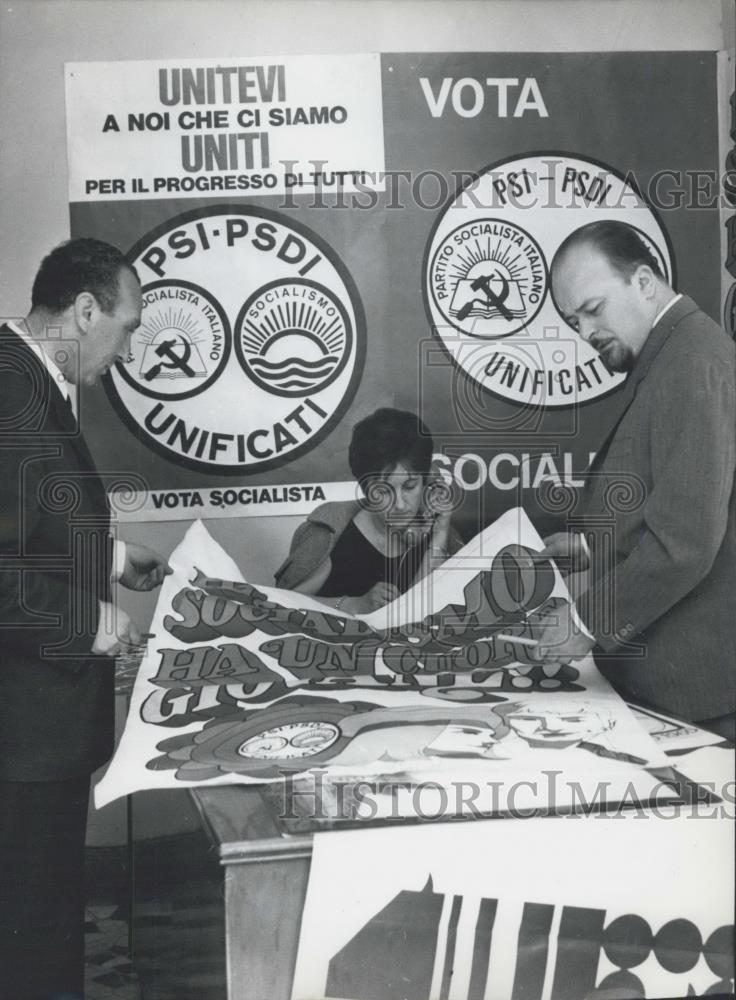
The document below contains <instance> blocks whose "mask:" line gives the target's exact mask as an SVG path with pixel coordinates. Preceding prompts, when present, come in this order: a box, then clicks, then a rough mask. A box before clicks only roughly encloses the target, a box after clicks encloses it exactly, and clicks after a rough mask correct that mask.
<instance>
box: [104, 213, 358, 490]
mask: <svg viewBox="0 0 736 1000" xmlns="http://www.w3.org/2000/svg"><path fill="white" fill-rule="evenodd" d="M129 259H130V261H131V263H132V264H133V265H134V266H135V268H136V270H137V272H138V275H139V277H140V279H141V284H142V288H143V313H142V317H141V325H140V327H139V328H138V329H137V330H136V332H135V333H134V335H133V338H132V344H131V350H130V355H129V357H128V359H127V361H126V362H125V363H124V364H123V363H120V364H118V365H116V366H115V368H114V369H113V370H112V371H111V372H110V373H109V375H107V376H106V378H105V386H106V389H107V391H108V394H109V396H110V398H111V399H112V402H113V404H114V405H115V407H116V408H117V410H118V412H119V413H120V414H121V416H122V417H123V419H124V420H125V421H126V423H127V424H128V425H129V426H130V427H131V429H132V430H133V431H134V433H136V435H137V436H139V437H142V438H143V439H144V440H145V441H146V442H147V443H148V444H149V445H150V447H151V448H152V449H154V450H155V451H157V452H158V453H159V454H162V455H165V456H166V457H167V458H169V459H171V460H172V461H175V462H177V463H178V464H181V465H185V466H189V467H191V468H195V469H200V470H219V471H224V472H247V471H255V470H257V469H259V470H260V469H267V468H273V467H276V466H278V465H281V464H283V463H286V462H289V461H291V460H292V459H294V458H296V457H297V456H298V455H301V454H303V453H304V452H306V451H308V450H309V449H310V448H313V447H314V446H315V445H316V444H317V443H318V442H319V441H320V440H321V439H322V438H323V437H324V436H325V435H326V434H327V433H328V432H329V430H330V429H331V427H333V426H334V424H335V423H336V422H337V421H338V420H339V419H340V417H341V416H342V414H343V413H344V411H345V409H346V408H347V406H348V405H349V403H350V401H351V399H352V397H353V394H354V392H355V389H356V387H357V383H358V380H359V378H360V374H361V368H362V363H363V356H364V352H365V322H364V318H363V310H362V305H361V303H360V299H359V296H358V294H357V291H356V289H355V286H354V284H353V281H352V279H351V277H350V275H349V274H348V272H347V269H346V268H345V267H344V265H343V264H342V262H341V261H340V260H339V259H338V258H337V256H336V254H335V253H334V252H333V251H332V249H331V247H329V246H328V245H327V244H326V243H325V242H324V241H323V240H322V239H320V238H319V237H317V236H316V235H315V234H314V233H312V232H311V231H310V230H308V229H307V228H306V227H305V226H303V225H301V224H299V225H297V224H296V223H294V222H293V221H292V220H291V219H288V218H286V217H285V216H282V215H280V214H279V213H276V212H272V211H267V210H265V209H255V208H241V207H237V208H236V207H223V208H209V209H200V210H196V211H193V212H187V213H185V214H184V215H180V216H178V217H177V218H175V219H172V220H171V221H170V222H168V223H167V224H165V225H164V226H161V227H159V228H158V229H156V230H154V231H153V232H151V233H149V234H148V235H147V236H146V237H144V239H143V240H141V242H140V243H139V244H138V245H137V246H136V247H135V248H134V250H133V251H131V254H129Z"/></svg>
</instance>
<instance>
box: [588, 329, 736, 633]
mask: <svg viewBox="0 0 736 1000" xmlns="http://www.w3.org/2000/svg"><path fill="white" fill-rule="evenodd" d="M685 360H686V363H680V364H677V365H674V366H672V367H671V368H670V370H668V373H667V378H666V379H665V378H661V377H660V378H657V379H653V380H652V384H650V385H648V384H643V385H642V387H641V389H640V391H647V392H648V393H649V395H648V396H647V403H648V407H649V409H648V417H649V439H648V447H649V450H650V455H651V485H650V486H649V488H648V489H647V490H646V493H645V496H644V499H643V511H642V514H643V517H642V531H641V535H640V537H639V539H638V541H637V543H636V544H635V545H634V547H633V549H632V550H631V551H630V552H629V554H628V555H627V556H626V558H625V559H623V560H622V561H620V562H618V563H615V564H614V565H612V566H611V567H610V568H609V569H608V570H607V571H606V572H604V573H603V574H602V575H600V576H598V578H597V579H596V580H595V582H594V583H593V585H592V586H591V588H590V589H589V590H588V591H587V593H586V594H584V595H583V597H582V598H581V600H580V604H579V610H580V613H581V616H582V618H583V620H584V621H585V623H586V624H587V625H588V627H589V628H590V629H591V631H592V632H593V634H594V635H595V638H596V641H597V643H598V645H599V647H600V648H601V649H602V650H604V651H606V652H611V651H613V650H615V649H616V648H617V646H618V645H619V644H620V643H622V642H626V641H627V640H629V639H634V638H635V636H636V635H638V634H640V633H641V632H643V631H644V630H645V629H646V628H647V627H648V626H649V625H651V624H652V623H653V622H655V621H656V620H657V619H658V618H660V617H661V616H662V615H663V614H665V612H667V611H668V610H669V609H670V608H671V607H673V605H675V604H676V603H677V602H678V601H680V600H682V598H683V597H685V595H687V594H688V593H690V591H692V590H693V589H694V588H695V587H696V586H697V585H698V583H700V581H701V580H702V579H703V578H704V577H705V576H706V575H707V574H708V572H709V570H710V568H711V566H712V565H713V561H714V559H715V557H716V554H717V552H718V550H719V548H720V546H721V543H722V541H723V538H724V535H725V532H726V526H727V520H728V508H729V500H730V497H731V492H732V489H733V483H734V468H735V467H736V446H735V441H734V439H735V437H736V435H735V433H734V428H735V427H736V398H735V397H736V391H735V386H734V369H733V362H732V361H731V363H730V364H728V363H725V364H724V363H719V361H718V359H716V358H713V357H708V356H707V355H706V354H705V353H704V352H702V350H701V349H700V347H699V345H698V344H697V342H695V343H694V344H693V345H692V348H690V349H688V351H687V356H686V359H685ZM721 360H722V359H721ZM680 361H682V358H680ZM632 471H637V470H632ZM596 562H598V563H599V565H600V554H599V553H598V552H596V550H595V549H594V551H593V567H594V575H596V576H597V572H596ZM604 609H608V614H609V616H610V618H611V625H610V627H607V628H606V629H605V630H602V629H601V622H602V613H603V610H604Z"/></svg>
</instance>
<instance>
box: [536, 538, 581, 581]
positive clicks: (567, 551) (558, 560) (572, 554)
mask: <svg viewBox="0 0 736 1000" xmlns="http://www.w3.org/2000/svg"><path fill="white" fill-rule="evenodd" d="M537 558H538V559H554V561H555V564H556V565H557V568H558V569H559V571H560V573H561V574H562V575H563V576H567V575H568V574H569V573H580V572H582V570H584V569H587V568H588V566H589V565H590V558H589V557H588V550H587V548H586V546H585V543H584V541H583V536H582V535H581V534H579V533H578V532H568V531H558V532H556V533H555V534H554V535H548V536H547V537H546V538H545V539H544V548H543V549H542V551H541V552H540V553H538V555H537Z"/></svg>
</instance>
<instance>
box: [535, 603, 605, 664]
mask: <svg viewBox="0 0 736 1000" xmlns="http://www.w3.org/2000/svg"><path fill="white" fill-rule="evenodd" d="M541 625H542V628H541V631H539V632H536V630H535V632H536V638H537V645H536V646H535V647H534V648H533V649H531V650H530V655H531V657H532V659H534V660H541V661H543V662H544V663H550V664H552V663H569V662H570V660H579V659H581V658H582V657H583V656H585V655H586V654H587V653H589V652H590V651H591V649H592V648H593V646H594V645H595V639H594V638H593V637H592V636H590V635H588V634H587V633H586V632H583V631H582V629H581V628H580V626H579V625H576V624H575V622H574V621H573V617H572V605H571V604H567V603H565V604H561V605H560V606H559V607H557V608H555V610H554V613H553V616H552V617H550V618H549V619H548V620H546V621H545V619H544V618H542V619H541Z"/></svg>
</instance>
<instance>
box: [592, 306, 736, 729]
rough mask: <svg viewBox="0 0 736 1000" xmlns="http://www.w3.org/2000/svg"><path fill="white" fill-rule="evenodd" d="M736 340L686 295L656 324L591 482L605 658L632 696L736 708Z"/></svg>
mask: <svg viewBox="0 0 736 1000" xmlns="http://www.w3.org/2000/svg"><path fill="white" fill-rule="evenodd" d="M735 468H736V360H735V354H734V344H733V342H732V341H731V340H730V338H728V337H727V336H726V335H725V333H724V332H723V331H722V330H721V329H720V328H719V327H718V326H716V324H715V323H714V322H713V321H712V320H711V319H709V318H708V317H707V316H706V315H705V314H704V313H703V312H701V310H700V309H698V307H697V306H696V305H695V303H694V302H693V301H692V300H691V299H689V298H687V297H683V298H682V299H680V300H679V301H678V302H676V303H675V304H674V305H673V306H672V307H671V308H670V309H669V310H668V312H667V313H666V314H665V315H664V317H663V318H662V320H660V322H659V323H657V324H656V325H655V327H654V328H653V329H652V331H651V333H650V335H649V337H648V339H647V341H646V343H645V345H644V347H643V349H642V351H641V353H640V355H639V357H638V359H637V362H636V364H635V367H634V369H633V371H632V372H631V374H630V376H629V379H628V381H627V384H626V387H625V389H624V399H623V406H622V410H621V412H620V415H619V416H618V418H617V420H616V423H615V425H614V426H613V427H612V429H611V430H610V433H609V434H608V436H607V438H606V440H605V441H604V443H603V446H602V448H601V449H600V451H599V452H598V454H597V456H596V459H595V460H594V462H593V464H592V466H591V469H590V475H589V478H588V480H587V483H586V488H585V492H584V514H585V527H586V529H587V531H588V536H589V537H591V538H592V539H593V553H592V556H593V558H592V575H593V579H594V582H593V584H592V586H591V588H590V589H589V591H588V593H587V594H585V595H584V596H583V598H582V600H581V601H580V611H581V614H582V617H583V619H584V621H586V623H588V626H589V628H591V630H592V632H593V634H594V635H595V637H596V640H597V644H598V645H597V648H596V650H595V651H594V655H595V658H596V661H597V662H598V664H599V666H600V667H601V669H602V671H603V673H604V674H605V675H606V676H607V677H608V679H609V680H610V681H611V683H612V684H613V685H614V687H615V688H617V690H619V691H620V692H621V693H622V694H623V695H624V696H625V697H627V698H633V699H635V700H638V701H641V702H644V703H648V704H650V705H653V706H656V707H659V708H661V709H663V710H665V711H669V712H672V713H674V714H676V715H679V716H683V717H684V718H686V719H691V720H698V719H708V718H712V717H714V716H719V715H722V714H725V713H727V712H733V711H734V709H736V691H735V689H736V674H735V671H734V664H735V663H736V613H735V612H736V514H735V511H734V505H735V503H736V495H735V493H734V469H735Z"/></svg>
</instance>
